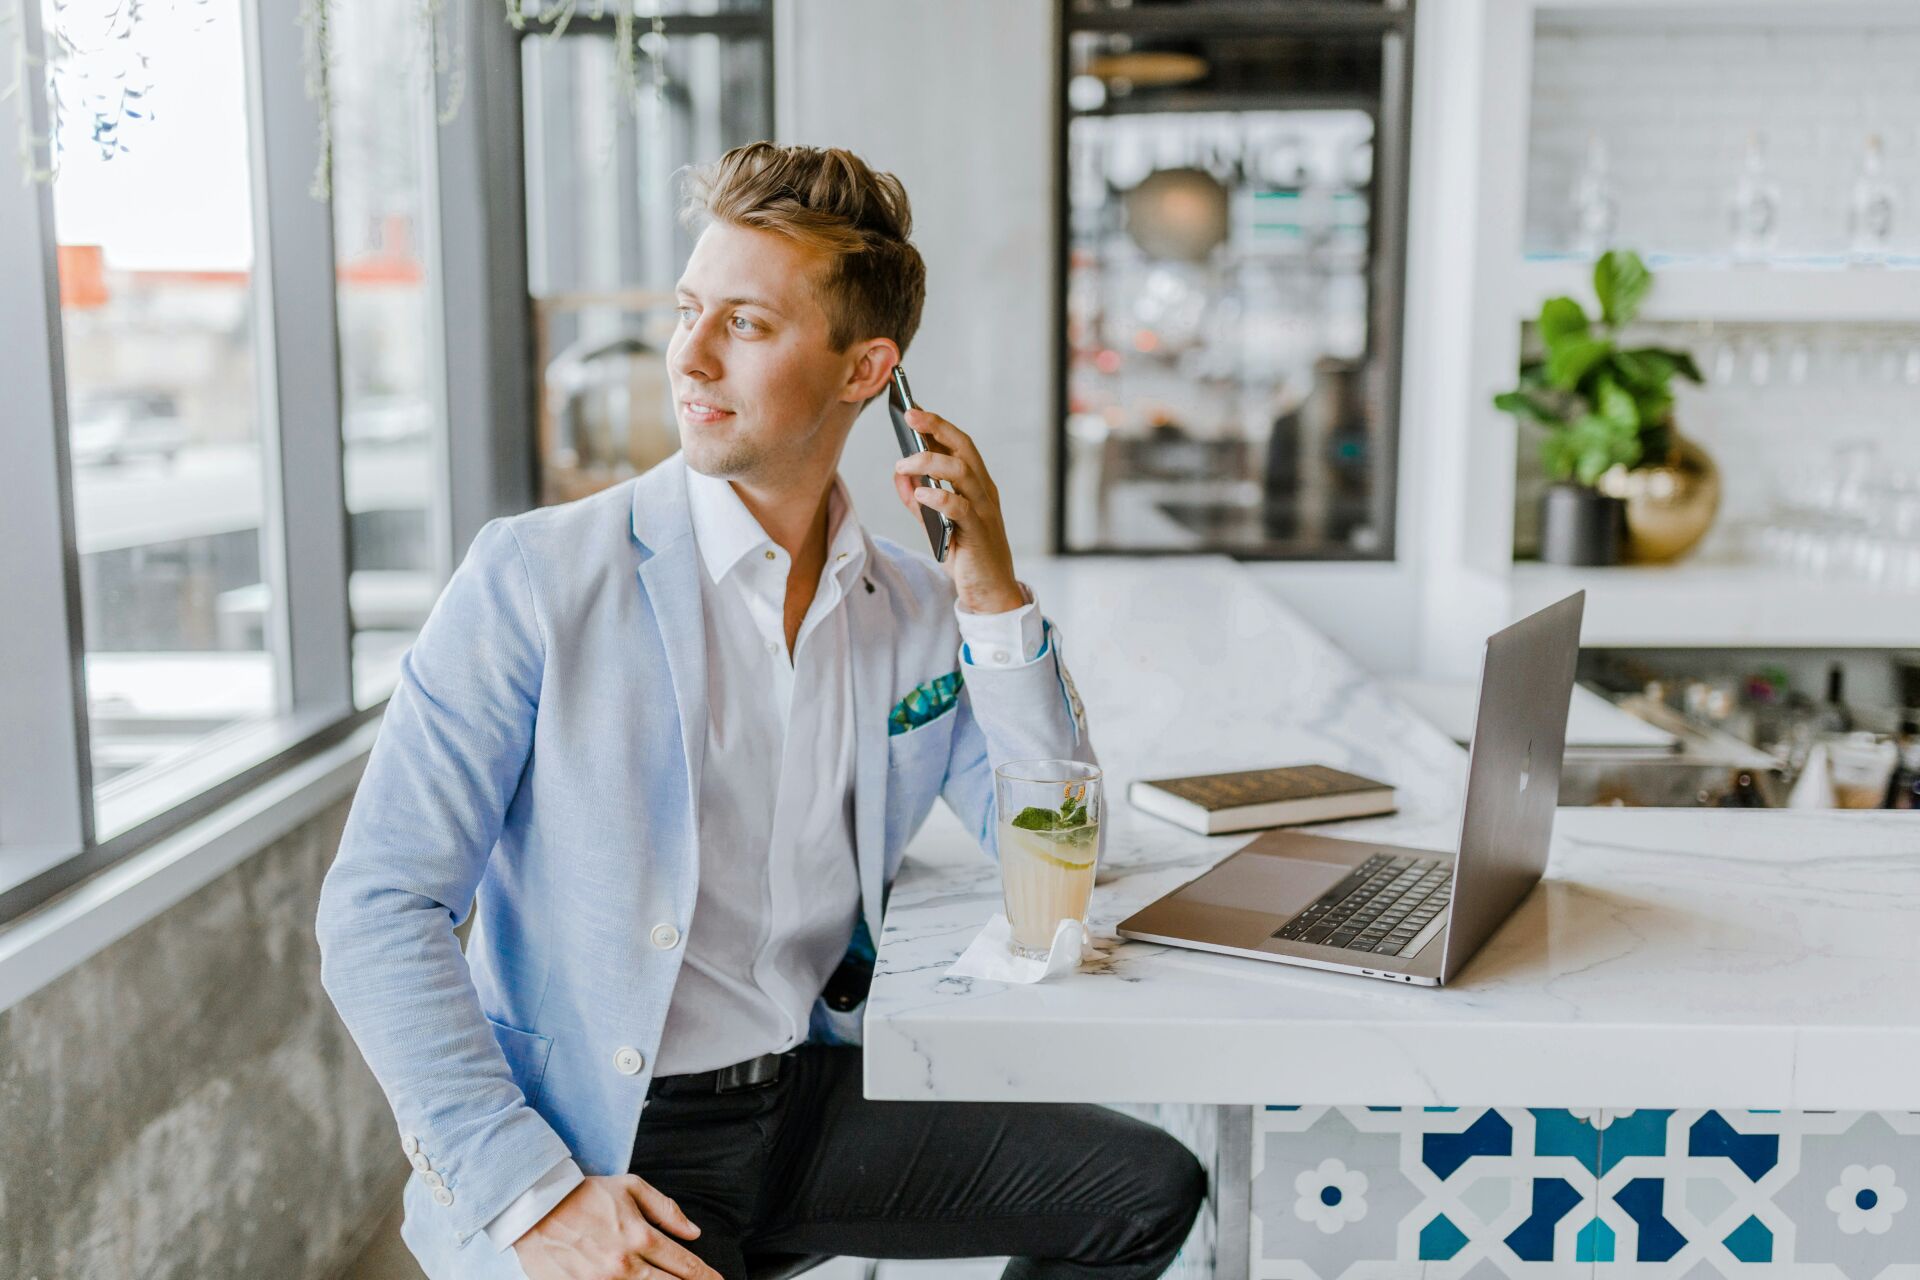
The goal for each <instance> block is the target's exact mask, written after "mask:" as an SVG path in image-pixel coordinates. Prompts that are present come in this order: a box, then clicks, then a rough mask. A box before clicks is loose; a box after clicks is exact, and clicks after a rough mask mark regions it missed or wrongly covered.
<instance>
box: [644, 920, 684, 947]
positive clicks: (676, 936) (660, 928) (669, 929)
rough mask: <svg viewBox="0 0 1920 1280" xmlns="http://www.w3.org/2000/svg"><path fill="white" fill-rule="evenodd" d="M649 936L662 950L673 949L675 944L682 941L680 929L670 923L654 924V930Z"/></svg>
mask: <svg viewBox="0 0 1920 1280" xmlns="http://www.w3.org/2000/svg"><path fill="white" fill-rule="evenodd" d="M648 936H650V937H651V938H652V939H653V945H654V946H656V947H658V948H660V949H661V950H662V951H667V950H670V949H672V947H673V944H674V943H676V942H678V941H680V931H679V930H678V929H676V928H674V927H673V926H672V925H670V924H657V925H655V926H653V932H652V933H651V934H650V935H648Z"/></svg>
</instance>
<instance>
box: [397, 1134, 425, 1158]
mask: <svg viewBox="0 0 1920 1280" xmlns="http://www.w3.org/2000/svg"><path fill="white" fill-rule="evenodd" d="M400 1149H401V1150H402V1151H404V1152H406V1153H407V1154H408V1155H412V1154H413V1153H414V1152H416V1151H418V1150H419V1149H420V1139H418V1138H416V1137H414V1136H413V1135H412V1134H408V1135H407V1136H406V1137H404V1138H402V1139H400Z"/></svg>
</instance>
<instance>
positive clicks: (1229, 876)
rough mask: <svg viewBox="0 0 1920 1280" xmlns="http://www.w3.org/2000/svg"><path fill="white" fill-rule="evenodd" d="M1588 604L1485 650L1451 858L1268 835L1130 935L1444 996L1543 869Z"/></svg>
mask: <svg viewBox="0 0 1920 1280" xmlns="http://www.w3.org/2000/svg"><path fill="white" fill-rule="evenodd" d="M1585 604H1586V593H1585V592H1583V591H1576V592H1574V593H1573V594H1572V595H1570V596H1568V597H1567V598H1566V599H1564V600H1561V601H1559V602H1558V603H1556V604H1551V605H1548V606H1547V607H1546V608H1544V609H1542V610H1540V612H1538V613H1536V614H1533V615H1532V616H1531V617H1526V618H1522V619H1521V620H1520V621H1518V622H1516V623H1514V624H1513V625H1512V626H1510V627H1508V628H1506V629H1505V630H1504V631H1499V632H1496V633H1494V634H1493V635H1492V636H1489V637H1488V638H1487V652H1486V658H1485V661H1484V664H1483V665H1482V667H1481V670H1480V707H1479V711H1478V712H1477V713H1476V715H1475V719H1474V730H1473V744H1472V746H1471V747H1470V748H1469V752H1468V761H1467V797H1466V811H1465V813H1464V815H1463V816H1462V818H1461V823H1460V847H1459V848H1458V849H1457V850H1455V851H1453V852H1452V853H1445V852H1442V851H1440V850H1437V849H1411V848H1406V847H1403V846H1400V845H1389V844H1374V843H1370V842H1365V841H1360V840H1354V839H1337V838H1334V837H1332V836H1321V835H1311V834H1308V833H1307V832H1304V831H1287V830H1279V831H1268V832H1265V833H1263V834H1261V835H1260V836H1258V837H1256V838H1255V839H1254V840H1253V842H1252V843H1250V844H1248V845H1247V846H1245V847H1244V848H1242V849H1240V850H1238V851H1237V852H1235V853H1232V854H1229V855H1228V856H1227V857H1226V858H1225V859H1223V860H1222V861H1221V862H1219V863H1217V864H1216V865H1215V866H1214V867H1213V869H1212V870H1210V871H1208V872H1207V873H1206V874H1204V875H1202V876H1200V877H1199V878H1197V879H1195V880H1190V881H1188V882H1187V883H1186V884H1184V885H1182V886H1181V887H1180V888H1178V889H1175V890H1174V891H1173V892H1172V893H1169V894H1168V895H1166V896H1165V897H1164V898H1161V899H1160V900H1159V901H1158V902H1155V903H1153V904H1152V905H1151V906H1149V907H1146V908H1145V909H1143V910H1141V911H1138V912H1135V913H1134V914H1133V915H1131V916H1129V917H1127V918H1126V919H1125V920H1123V921H1121V922H1120V929H1119V932H1120V936H1121V937H1123V938H1138V939H1140V940H1142V941H1144V942H1165V943H1170V944H1172V945H1173V946H1176V947H1194V948H1197V949H1199V950H1201V951H1219V952H1224V953H1225V954H1227V955H1234V956H1251V957H1252V958H1254V959H1256V960H1275V961H1278V962H1279V963H1281V964H1299V965H1306V966H1308V967H1309V968H1314V969H1333V970H1337V971H1338V972H1341V973H1357V974H1360V975H1362V976H1364V977H1368V978H1386V979H1389V980H1391V981H1394V982H1411V983H1417V984H1419V985H1421V986H1429V987H1433V986H1439V985H1440V984H1441V983H1444V982H1446V981H1447V980H1449V979H1450V978H1452V977H1453V976H1454V975H1455V974H1457V973H1459V972H1460V969H1461V967H1462V966H1464V965H1465V964H1466V963H1467V961H1468V960H1470V959H1472V958H1473V953H1474V952H1476V951H1478V950H1479V949H1480V944H1481V943H1483V942H1485V941H1486V940H1487V938H1488V936H1489V935H1491V934H1492V933H1493V931H1494V930H1495V929H1496V928H1498V927H1499V926H1500V924H1501V923H1502V922H1503V921H1504V920H1506V918H1507V916H1508V915H1510V914H1511V913H1512V911H1513V909H1514V907H1516V906H1518V905H1519V903H1520V899H1522V898H1524V897H1525V896H1526V895H1527V891H1528V890H1529V889H1531V888H1533V886H1534V885H1535V884H1536V883H1538V881H1539V879H1540V876H1541V873H1542V872H1544V871H1545V870H1546V867H1547V844H1548V841H1549V840H1550V839H1551V837H1552V835H1553V807H1554V802H1555V801H1556V800H1557V799H1558V798H1559V794H1560V757H1561V752H1562V750H1563V748H1564V747H1565V745H1566V737H1567V705H1568V703H1569V702H1570V701H1571V699H1572V696H1573V669H1574V662H1575V660H1576V659H1577V658H1578V657H1579V653H1580V615H1581V612H1582V610H1583V608H1584V607H1585Z"/></svg>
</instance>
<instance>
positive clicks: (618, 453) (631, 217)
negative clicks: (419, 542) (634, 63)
mask: <svg viewBox="0 0 1920 1280" xmlns="http://www.w3.org/2000/svg"><path fill="white" fill-rule="evenodd" d="M521 49H522V68H523V73H524V80H525V95H526V101H525V111H524V116H525V121H526V147H527V204H528V208H527V228H528V231H527V240H528V254H529V263H528V281H529V285H530V287H531V289H532V291H533V314H534V330H535V345H536V359H537V361H538V363H537V366H536V367H537V368H538V369H539V370H540V424H539V433H540V447H539V458H540V493H541V501H542V502H549V503H551V502H565V501H568V500H570V499H573V498H578V497H583V496H585V495H586V494H589V493H592V492H594V491H596V490H599V489H603V488H606V487H607V486H608V485H611V484H615V483H618V482H619V481H621V480H624V479H626V478H628V477H630V476H633V475H637V474H639V473H640V472H642V471H645V470H646V469H647V468H648V467H651V466H652V465H654V464H655V463H656V462H659V461H660V460H661V459H663V458H666V457H667V456H669V455H670V454H672V453H673V452H674V450H676V449H678V448H679V447H680V440H679V432H678V428H677V427H676V425H675V422H674V416H673V402H672V396H671V394H670V392H669V390H668V387H667V374H666V354H665V353H666V344H667V340H668V338H669V337H671V336H672V333H673V323H674V316H673V309H672V307H673V298H672V289H673V285H674V282H675V281H676V280H678V279H679V276H680V271H681V269H682V268H683V267H684V266H685V265H686V261H687V255H688V254H689V253H691V252H692V249H693V240H692V237H691V236H689V235H688V234H687V233H686V231H685V230H684V229H682V228H681V226H680V224H679V221H678V219H677V217H676V209H677V204H678V201H679V196H680V188H679V183H678V180H677V177H676V174H677V171H678V170H679V169H681V168H682V167H683V166H685V165H689V164H704V163H707V162H709V161H712V160H715V159H718V158H719V157H720V156H721V155H722V154H723V153H725V152H726V151H727V150H728V149H729V148H731V147H735V146H738V145H739V144H741V143H743V142H751V141H754V140H755V139H758V138H764V137H767V136H768V135H769V134H771V133H772V131H773V103H772V100H771V98H770V97H769V94H768V87H767V86H768V77H767V66H766V42H765V41H764V40H763V39H761V38H757V37H751V38H749V37H739V38H735V37H725V36H718V35H692V36H686V35H682V36H670V37H669V38H668V41H667V46H666V54H665V58H666V66H667V75H668V85H667V88H666V91H665V94H664V95H663V96H662V95H656V94H655V93H654V92H653V90H652V89H651V88H643V89H642V91H641V93H640V94H639V95H638V100H637V101H636V102H635V103H633V104H632V107H633V109H632V110H629V109H628V104H627V103H626V102H624V101H623V94H622V91H621V89H620V87H619V84H618V81H617V80H616V78H615V68H614V46H613V42H612V41H611V40H610V39H607V38H605V37H602V36H598V35H581V36H566V37H564V38H562V39H559V40H551V39H548V38H546V37H544V36H533V37H529V38H528V39H526V40H525V41H523V42H522V44H521ZM642 63H643V65H642V71H641V75H642V77H643V81H644V80H645V77H647V75H648V72H647V70H646V68H645V60H644V59H643V60H642ZM647 83H650V82H647Z"/></svg>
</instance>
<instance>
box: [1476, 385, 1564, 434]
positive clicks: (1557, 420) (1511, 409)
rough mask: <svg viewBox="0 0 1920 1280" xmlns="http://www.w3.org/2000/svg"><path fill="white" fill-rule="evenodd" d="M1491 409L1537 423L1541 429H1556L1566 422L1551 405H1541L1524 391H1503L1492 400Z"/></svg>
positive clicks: (1561, 414)
mask: <svg viewBox="0 0 1920 1280" xmlns="http://www.w3.org/2000/svg"><path fill="white" fill-rule="evenodd" d="M1493 407H1494V408H1496V409H1498V410H1500V412H1502V413H1510V414H1512V415H1513V416H1514V417H1516V418H1519V419H1521V420H1522V421H1526V422H1537V423H1539V424H1540V425H1541V426H1543V427H1558V426H1561V425H1563V424H1565V422H1566V420H1567V419H1566V415H1565V414H1564V413H1561V412H1560V411H1558V410H1556V409H1555V408H1554V407H1553V406H1552V405H1547V404H1542V403H1541V402H1540V401H1539V400H1537V399H1535V398H1534V397H1533V396H1532V395H1530V394H1528V393H1527V392H1525V391H1503V392H1501V393H1500V394H1499V395H1497V396H1495V397H1494V398H1493Z"/></svg>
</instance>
